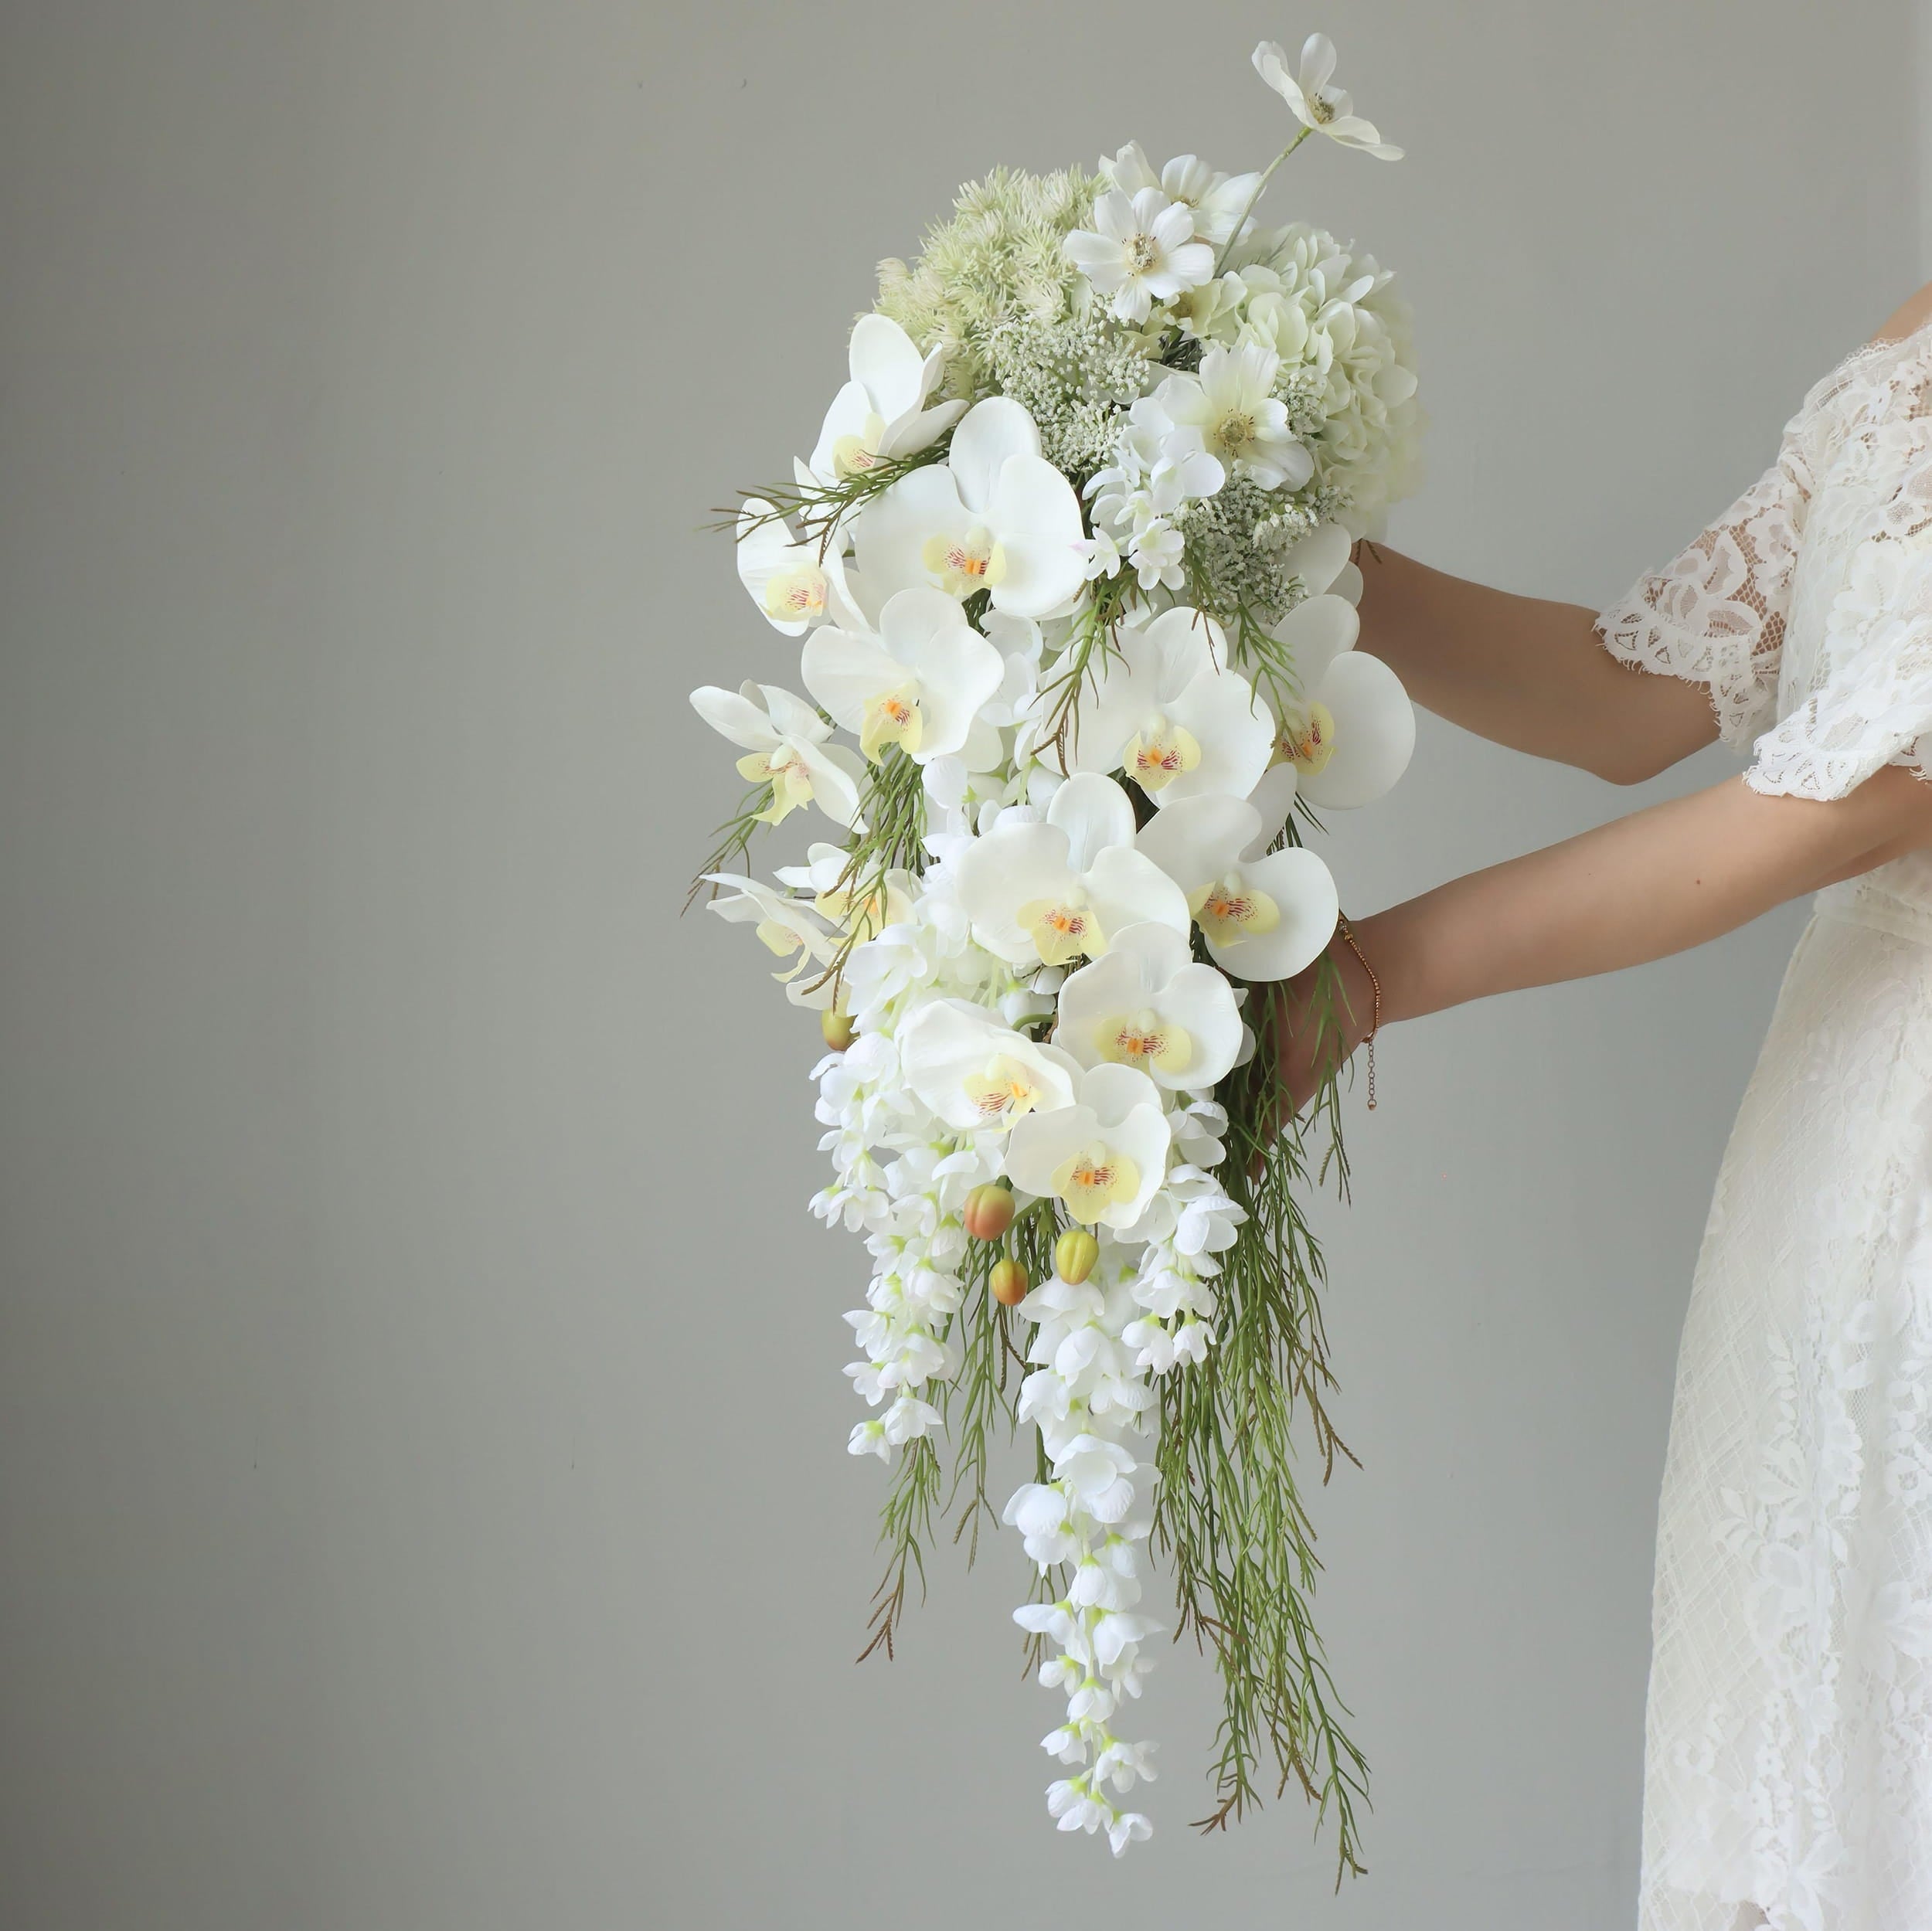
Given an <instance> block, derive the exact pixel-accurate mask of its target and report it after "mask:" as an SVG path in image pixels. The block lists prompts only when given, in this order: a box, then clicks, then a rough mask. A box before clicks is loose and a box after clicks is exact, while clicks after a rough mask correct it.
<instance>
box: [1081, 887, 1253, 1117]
mask: <svg viewBox="0 0 1932 1931" xmlns="http://www.w3.org/2000/svg"><path fill="white" fill-rule="evenodd" d="M1053 1043H1054V1044H1055V1045H1057V1046H1060V1047H1061V1048H1063V1049H1064V1050H1065V1051H1066V1052H1069V1053H1070V1054H1071V1055H1072V1056H1073V1058H1074V1059H1077V1061H1078V1062H1080V1065H1082V1066H1099V1065H1100V1064H1101V1063H1102V1062H1106V1061H1110V1060H1111V1061H1112V1062H1115V1063H1117V1064H1118V1065H1121V1066H1135V1067H1138V1069H1140V1070H1141V1072H1143V1073H1146V1074H1147V1075H1148V1076H1149V1077H1150V1078H1151V1079H1153V1081H1154V1082H1155V1084H1156V1085H1157V1086H1165V1087H1166V1088H1167V1089H1168V1090H1169V1091H1171V1092H1179V1091H1182V1090H1189V1089H1197V1088H1205V1087H1208V1086H1213V1084H1214V1083H1215V1082H1216V1080H1217V1079H1220V1078H1221V1077H1222V1076H1223V1075H1224V1074H1226V1073H1227V1072H1228V1071H1229V1070H1230V1069H1231V1068H1232V1067H1233V1064H1234V1062H1235V1060H1236V1057H1237V1056H1239V1054H1240V1050H1241V1014H1240V1008H1238V1007H1237V1006H1236V1005H1235V1003H1234V992H1233V988H1231V987H1230V985H1229V984H1228V982H1227V980H1226V977H1225V976H1224V975H1223V974H1221V973H1219V972H1218V971H1216V969H1215V968H1214V967H1213V966H1209V965H1202V964H1199V963H1198V962H1197V961H1196V959H1195V957H1194V956H1193V954H1192V952H1191V951H1190V950H1189V947H1188V941H1187V935H1186V934H1185V933H1180V932H1176V931H1175V930H1174V929H1173V928H1172V926H1165V925H1136V926H1128V929H1127V930H1125V931H1124V932H1121V933H1117V934H1116V935H1115V937H1114V943H1112V944H1111V946H1109V947H1108V948H1107V954H1106V956H1105V957H1104V958H1100V959H1097V960H1094V963H1093V964H1091V965H1085V966H1083V967H1081V968H1080V971H1077V972H1076V973H1073V974H1070V975H1069V977H1068V978H1067V980H1066V984H1064V985H1063V986H1062V987H1061V988H1060V1023H1059V1025H1057V1027H1056V1028H1055V1030H1054V1033H1053Z"/></svg>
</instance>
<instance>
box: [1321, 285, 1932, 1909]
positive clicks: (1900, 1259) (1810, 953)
mask: <svg viewBox="0 0 1932 1931" xmlns="http://www.w3.org/2000/svg"><path fill="white" fill-rule="evenodd" d="M1359 561H1360V563H1361V564H1362V572H1363V576H1364V580H1365V586H1366V587H1365V590H1364V593H1363V596H1362V620H1363V640H1362V641H1363V643H1364V644H1365V646H1366V648H1369V649H1370V650H1372V651H1374V652H1375V653H1376V654H1377V655H1379V656H1380V657H1383V658H1386V660H1387V661H1389V663H1391V664H1393V665H1394V666H1395V667H1396V669H1397V670H1398V671H1400V673H1401V674H1402V676H1403V679H1404V680H1405V682H1406V683H1407V685H1408V686H1409V688H1410V691H1411V692H1413V694H1414V695H1415V696H1416V697H1417V699H1419V700H1420V702H1422V703H1423V704H1424V705H1427V706H1428V707H1429V708H1430V709H1432V710H1434V711H1437V712H1440V714H1441V715H1442V716H1444V717H1447V718H1450V719H1453V720H1454V722H1457V723H1458V724H1461V725H1462V726H1465V727H1466V728H1467V729H1471V730H1473V731H1477V732H1479V733H1481V734H1482V735H1483V736H1485V737H1488V738H1492V739H1495V740H1496V741H1497V742H1498V743H1502V744H1507V745H1511V746H1515V748H1517V749H1519V750H1525V751H1530V752H1533V753H1536V754H1537V755H1538V756H1543V757H1549V758H1555V759H1558V760H1561V761H1563V763H1570V764H1575V765H1580V766H1581V767H1583V768H1584V769H1585V770H1590V771H1594V772H1595V773H1597V774H1598V775H1600V777H1605V778H1607V779H1609V780H1611V781H1612V782H1613V783H1617V784H1634V783H1635V782H1637V781H1638V780H1641V779H1644V778H1647V777H1651V776H1652V775H1653V774H1655V773H1657V772H1658V771H1661V770H1663V769H1664V768H1665V767H1666V766H1668V765H1670V764H1672V763H1675V762H1676V761H1677V760H1679V758H1682V757H1684V756H1687V755H1688V754H1689V753H1691V752H1692V751H1694V750H1697V749H1698V748H1699V746H1702V745H1703V744H1706V743H1709V741H1710V739H1712V738H1713V737H1715V736H1723V738H1724V739H1726V742H1728V743H1731V744H1733V746H1736V747H1738V748H1740V750H1750V748H1751V747H1752V746H1753V740H1755V753H1754V758H1755V761H1754V763H1753V766H1752V767H1751V769H1750V771H1749V773H1747V774H1746V775H1745V776H1744V777H1742V778H1733V779H1731V780H1729V781H1727V782H1726V783H1725V784H1720V785H1718V786H1716V787H1713V789H1711V790H1706V791H1702V792H1699V793H1696V794H1693V795H1692V796H1690V797H1684V798H1680V799H1677V800H1675V801H1672V803H1670V804H1662V805H1658V806H1655V807H1652V808H1651V809H1650V810H1648V811H1641V812H1638V813H1637V814H1635V815H1634V816H1632V817H1630V818H1624V819H1621V820H1619V821H1617V822H1615V823H1613V824H1608V825H1606V826H1604V827H1603V828H1601V829H1600V830H1598V831H1592V832H1589V833H1587V834H1586V835H1584V836H1583V837H1581V838H1573V839H1571V840H1570V841H1568V842H1567V843H1566V844H1563V845H1556V846H1554V847H1553V848H1550V849H1549V850H1547V851H1543V852H1534V853H1532V854H1531V855H1529V856H1528V857H1526V858H1519V859H1516V860H1515V861H1513V862H1511V863H1509V864H1507V865H1498V866H1495V867H1494V868H1493V869H1491V870H1488V871H1486V872H1477V873H1475V874H1474V875H1471V876H1469V877H1468V878H1464V879H1457V880H1455V881H1454V882H1452V883H1451V884H1448V885H1446V886H1442V887H1440V889H1437V890H1436V891H1434V892H1428V893H1426V894H1425V895H1424V896H1422V897H1420V898H1419V899H1411V900H1410V901H1409V902H1408V903H1406V904H1404V905H1399V906H1395V907H1393V909H1390V910H1389V911H1386V912H1383V913H1379V914H1378V915H1376V916H1375V917H1372V918H1369V919H1364V920H1361V921H1359V923H1357V924H1356V925H1355V927H1354V930H1353V934H1352V937H1353V940H1354V943H1353V944H1352V945H1351V944H1350V943H1349V942H1348V940H1346V939H1345V938H1343V939H1338V940H1337V942H1336V943H1335V946H1334V947H1333V948H1332V960H1333V963H1334V964H1335V965H1336V966H1337V967H1338V968H1339V969H1340V970H1341V971H1342V974H1343V975H1344V984H1345V987H1346V988H1347V989H1348V991H1349V998H1350V1003H1351V1005H1352V1008H1353V1009H1354V1012H1355V1020H1354V1022H1353V1023H1352V1026H1351V1027H1350V1028H1349V1033H1348V1035H1347V1038H1346V1040H1345V1043H1346V1044H1347V1045H1349V1047H1350V1049H1352V1048H1353V1046H1354V1045H1356V1044H1359V1042H1360V1040H1361V1039H1362V1038H1363V1037H1365V1036H1366V1035H1367V1034H1368V1032H1369V1030H1370V1029H1371V1028H1372V1025H1373V1023H1374V1022H1375V1020H1376V1017H1377V1016H1378V1011H1379V1020H1380V1022H1381V1023H1382V1024H1383V1025H1387V1024H1389V1023H1391V1022H1395V1021H1398V1020H1404V1019H1411V1018H1417V1017H1418V1016H1420V1015H1422V1014H1423V1013H1428V1012H1434V1011H1439V1010H1440V1009H1441V1008H1444V1007H1445V1006H1451V1005H1458V1004H1459V1003H1461V1001H1464V1000H1468V999H1479V998H1485V997H1486V996H1488V994H1492V993H1497V992H1505V991H1509V990H1511V989H1512V988H1517V987H1522V986H1531V985H1542V984H1549V983H1550V982H1552V981H1556V980H1560V979H1571V978H1576V977H1581V976H1583V975H1584V974H1590V973H1596V972H1607V971H1614V969H1615V968H1617V967H1621V966H1629V965H1635V964H1640V963H1641V962H1642V961H1644V960H1650V959H1656V958H1661V957H1664V956H1665V954H1669V953H1672V952H1678V951H1681V950H1684V949H1685V947H1689V946H1693V945H1696V944H1699V943H1702V941H1703V940H1706V939H1711V938H1715V937H1716V936H1717V935H1718V934H1719V933H1723V932H1727V931H1729V930H1731V929H1732V928H1733V926H1738V925H1741V924H1742V923H1744V922H1745V921H1746V920H1749V919H1752V918H1754V917H1756V916H1757V915H1758V914H1759V913H1761V912H1764V911H1767V910H1768V909H1770V907H1771V906H1775V905H1778V904H1781V903H1783V902H1784V900H1786V899H1791V898H1794V897H1795V896H1798V894H1799V893H1801V892H1812V891H1818V890H1820V889H1821V888H1824V889H1823V891H1822V895H1821V897H1820V899H1819V900H1818V906H1817V913H1816V916H1815V917H1814V919H1813V920H1812V922H1811V925H1810V926H1809V927H1808V930H1806V932H1805V933H1804V937H1803V939H1802V940H1801V942H1800V943H1799V945H1798V950H1797V953H1796V954H1795V956H1794V957H1793V959H1792V961H1791V967H1790V970H1789V971H1788V973H1787V976H1786V979H1785V983H1784V990H1783V992H1782V994H1781V997H1780V998H1779V1001H1778V1005H1777V1012H1776V1015H1775V1016H1774V1018H1773V1020H1772V1022H1771V1028H1770V1036H1769V1038H1768V1039H1767V1042H1766V1043H1765V1046H1764V1053H1763V1056H1762V1058H1761V1059H1760V1062H1759V1065H1758V1068H1757V1073H1756V1074H1755V1075H1754V1076H1753V1079H1752V1082H1751V1084H1750V1089H1749V1090H1748V1091H1747V1094H1746V1096H1745V1099H1744V1102H1743V1108H1742V1110H1741V1112H1740V1116H1739V1118H1738V1121H1737V1124H1736V1129H1735V1130H1734V1132H1733V1137H1732V1140H1731V1143H1730V1149H1729V1151H1728V1152H1727V1154H1726V1158H1725V1161H1724V1164H1723V1171H1722V1172H1721V1174H1720V1175H1719V1179H1718V1183H1717V1191H1716V1198H1715V1200H1714V1202H1713V1205H1712V1209H1711V1215H1710V1220H1709V1226H1708V1229H1707V1231H1706V1236H1705V1239H1704V1244H1703V1249H1702V1254H1701V1256H1700V1258H1699V1263H1698V1267H1697V1272H1696V1279H1695V1283H1694V1285H1693V1287H1692V1295H1691V1302H1690V1307H1689V1314H1688V1316H1687V1318H1686V1322H1685V1331H1684V1338H1683V1343H1682V1355H1681V1357H1680V1360H1679V1372H1678V1382H1677V1395H1676V1401H1675V1413H1674V1416H1673V1419H1672V1429H1671V1442H1670V1450H1669V1456H1668V1464H1667V1468H1666V1472H1665V1481H1664V1490H1663V1497H1662V1508H1661V1515H1660V1521H1659V1530H1658V1566H1657V1579H1656V1593H1655V1613H1654V1632H1655V1654H1654V1658H1653V1663H1652V1668H1651V1685H1650V1697H1649V1709H1648V1742H1647V1753H1646V1756H1647V1766H1646V1777H1645V1820H1644V1874H1643V1887H1642V1911H1641V1923H1642V1926H1643V1927H1644V1931H1740V1928H1741V1927H1743V1926H1751V1925H1757V1924H1769V1925H1771V1926H1777V1927H1785V1926H1792V1927H1796V1926H1804V1927H1806V1928H1807V1931H1906V1927H1910V1926H1932V850H1928V849H1927V847H1928V846H1932V783H1928V782H1927V781H1926V778H1927V769H1926V767H1925V766H1922V765H1921V763H1920V760H1921V758H1923V759H1924V760H1926V763H1927V765H1932V287H1928V288H1927V289H1926V290H1923V291H1920V294H1919V295H1918V296H1917V297H1915V298H1914V299H1913V301H1911V302H1910V303H1908V304H1906V307H1905V308H1902V309H1901V310H1900V311H1899V312H1898V313H1897V314H1896V315H1895V316H1893V318H1892V319H1891V321H1889V322H1888V323H1887V325H1886V327H1885V328H1884V329H1883V331H1881V333H1880V334H1879V335H1878V336H1876V338H1873V340H1872V342H1869V343H1868V344H1866V345H1865V346H1864V347H1863V348H1861V349H1860V350H1859V351H1857V352H1855V353H1854V354H1853V355H1852V356H1850V357H1849V359H1847V360H1846V361H1845V362H1844V363H1843V364H1842V365H1840V366H1839V367H1838V369H1835V370H1834V371H1833V372H1832V373H1831V374H1830V375H1829V376H1826V377H1825V379H1824V380H1823V381H1821V382H1820V383H1819V384H1818V386H1816V387H1815V389H1813V390H1812V391H1811V394H1810V395H1809V396H1808V397H1807V398H1806V399H1805V402H1804V406H1803V407H1802V408H1801V410H1800V411H1799V412H1798V415H1797V416H1794V418H1793V419H1792V420H1791V423H1790V424H1789V426H1788V427H1787V430H1786V431H1785V434H1784V442H1783V445H1782V447H1781V452H1780V454H1779V457H1778V461H1777V464H1775V466H1774V467H1773V468H1772V469H1771V470H1770V472H1769V473H1768V474H1767V475H1766V476H1765V477H1764V479H1763V481H1760V483H1758V484H1757V485H1756V487H1755V488H1753V489H1752V490H1751V491H1750V492H1749V493H1748V494H1747V495H1745V496H1744V497H1743V498H1742V499H1741V500H1740V501H1739V503H1738V504H1737V505H1736V506H1735V507H1734V508H1733V509H1732V510H1731V511H1730V512H1729V513H1728V514H1727V515H1726V516H1725V517H1724V518H1722V519H1721V520H1720V521H1719V522H1718V523H1717V524H1716V525H1713V528H1712V529H1710V530H1709V531H1707V532H1706V533H1705V534H1704V535H1702V536H1701V537H1699V539H1698V540H1697V541H1696V542H1695V543H1693V544H1692V546H1691V547H1690V548H1689V549H1688V550H1687V551H1686V552H1685V553H1684V555H1683V556H1682V557H1680V558H1679V559H1678V561H1677V562H1676V563H1674V564H1672V566H1670V568H1669V569H1667V570H1665V571H1664V572H1663V573H1662V574H1661V575H1658V576H1651V577H1647V578H1645V579H1644V580H1642V581H1641V583H1638V585H1637V586H1636V587H1635V588H1634V590H1632V591H1631V593H1630V595H1629V596H1628V597H1626V598H1625V599H1624V600H1623V601H1622V602H1621V603H1618V604H1617V605H1615V606H1614V607H1613V608H1612V609H1611V610H1609V611H1607V612H1606V613H1604V614H1603V615H1602V616H1601V617H1597V616H1594V615H1593V614H1591V613H1590V612H1589V611H1587V610H1581V609H1578V608H1575V607H1570V606H1566V605H1563V604H1557V603H1543V602H1539V601H1536V600H1532V599H1529V598H1524V597H1510V596H1506V595H1504V594H1503V593H1500V592H1498V591H1495V590H1485V589H1483V588H1481V587H1480V586H1477V585H1475V584H1471V583H1462V582H1459V581H1458V580H1456V579H1454V578H1452V577H1449V576H1443V575H1441V574H1440V573H1438V572H1437V571H1434V570H1431V569H1425V568H1424V567H1423V566H1421V565H1420V564H1417V563H1412V562H1410V561H1409V560H1408V559H1406V558H1403V557H1401V556H1397V555H1396V554H1394V553H1393V552H1390V551H1388V550H1386V549H1380V548H1379V547H1375V546H1369V545H1366V544H1365V545H1363V546H1360V556H1359ZM1632 667H1635V668H1632ZM1645 673H1650V674H1649V675H1646V674H1645ZM1371 974H1372V976H1373V979H1374V981H1376V982H1377V983H1376V984H1371V983H1370V977H1371ZM1299 990H1300V992H1301V996H1302V997H1303V998H1305V997H1306V994H1307V984H1306V982H1305V981H1304V982H1302V984H1301V987H1300V988H1299ZM1292 996H1294V995H1293V994H1291V997H1292ZM1305 1036H1306V1035H1305V1034H1304V1037H1305ZM1308 1056H1309V1052H1308V1049H1305V1048H1304V1051H1303V1054H1302V1061H1303V1063H1300V1064H1295V1065H1291V1066H1288V1067H1287V1068H1286V1069H1284V1070H1285V1073H1286V1076H1287V1084H1288V1086H1289V1089H1290V1090H1291V1093H1294V1095H1295V1096H1296V1097H1297V1098H1301V1097H1304V1096H1306V1093H1307V1092H1308V1089H1309V1086H1310V1084H1311V1068H1310V1066H1308V1064H1307V1063H1306V1061H1307V1059H1308Z"/></svg>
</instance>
